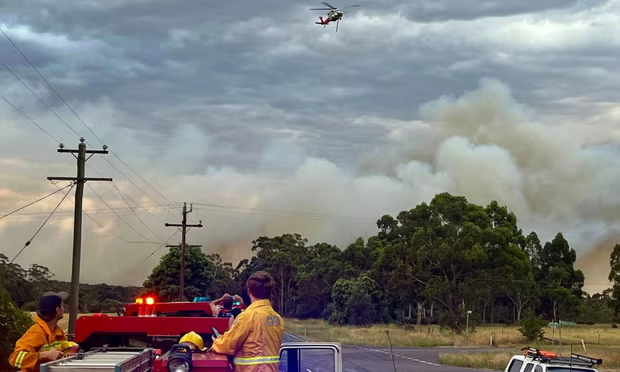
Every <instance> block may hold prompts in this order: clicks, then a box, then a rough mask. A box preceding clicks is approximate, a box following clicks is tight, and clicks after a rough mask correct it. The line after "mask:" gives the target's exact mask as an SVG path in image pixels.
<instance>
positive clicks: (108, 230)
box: [56, 186, 131, 244]
mask: <svg viewBox="0 0 620 372" xmlns="http://www.w3.org/2000/svg"><path fill="white" fill-rule="evenodd" d="M56 187H58V186H56ZM69 201H70V202H72V203H73V204H75V202H74V201H73V200H72V199H71V198H69ZM82 213H84V215H85V216H86V217H88V218H90V220H91V221H93V222H94V223H96V224H97V225H98V226H99V227H101V228H102V229H104V230H105V231H107V232H108V233H110V234H111V235H114V236H115V237H117V238H119V239H120V240H123V241H125V242H127V243H130V244H131V240H129V239H125V238H123V237H122V236H120V235H118V234H116V233H114V232H112V231H110V229H108V228H107V227H105V226H103V225H102V224H101V223H99V222H98V221H97V220H95V219H94V218H92V217H91V216H90V215H89V214H88V213H86V212H85V211H84V210H82Z"/></svg>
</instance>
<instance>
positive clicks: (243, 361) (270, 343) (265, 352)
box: [211, 300, 284, 372]
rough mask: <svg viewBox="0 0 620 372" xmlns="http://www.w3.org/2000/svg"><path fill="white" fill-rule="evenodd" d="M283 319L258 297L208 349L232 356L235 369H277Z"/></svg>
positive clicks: (273, 371) (269, 371)
mask: <svg viewBox="0 0 620 372" xmlns="http://www.w3.org/2000/svg"><path fill="white" fill-rule="evenodd" d="M283 336H284V320H283V319H282V317H281V316H280V315H279V314H278V313H277V312H275V310H273V308H272V307H271V303H270V302H269V300H258V301H255V302H253V303H252V304H250V306H248V307H247V309H245V310H244V311H243V312H242V313H241V314H239V315H238V316H237V317H236V318H235V321H234V322H233V324H232V326H231V327H230V329H229V330H228V331H226V332H225V333H224V334H222V335H221V336H220V337H218V338H217V339H216V340H215V341H214V342H213V346H212V347H211V350H212V351H214V352H216V353H218V354H226V355H233V356H234V364H235V372H278V367H279V366H280V345H281V344H282V337H283Z"/></svg>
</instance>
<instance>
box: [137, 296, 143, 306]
mask: <svg viewBox="0 0 620 372" xmlns="http://www.w3.org/2000/svg"><path fill="white" fill-rule="evenodd" d="M143 302H144V300H143V299H142V297H138V298H136V303H137V304H139V305H142V303H143Z"/></svg>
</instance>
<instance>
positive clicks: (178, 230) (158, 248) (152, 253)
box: [141, 229, 181, 263]
mask: <svg viewBox="0 0 620 372" xmlns="http://www.w3.org/2000/svg"><path fill="white" fill-rule="evenodd" d="M179 232H181V229H177V231H175V232H174V234H172V235H170V237H169V238H168V239H167V240H166V241H165V242H164V243H163V244H162V245H160V246H159V247H157V248H155V250H154V251H153V252H151V254H149V255H148V256H147V257H146V258H145V259H144V261H142V262H141V263H145V262H146V261H148V259H149V258H151V256H153V255H154V254H155V253H156V252H157V251H158V250H160V249H161V247H163V246H165V245H166V244H167V243H168V240H170V239H172V238H173V237H174V236H175V235H176V234H178V233H179Z"/></svg>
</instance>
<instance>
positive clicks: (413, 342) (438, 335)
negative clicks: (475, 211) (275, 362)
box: [285, 319, 620, 347]
mask: <svg viewBox="0 0 620 372" xmlns="http://www.w3.org/2000/svg"><path fill="white" fill-rule="evenodd" d="M285 324H286V331H287V332H289V333H292V334H295V335H299V336H305V337H306V338H308V339H311V340H317V341H332V342H341V343H343V344H350V345H368V346H376V345H387V336H386V334H385V330H386V329H389V330H390V338H391V342H392V345H393V346H397V347H432V346H478V347H480V346H490V344H491V341H493V344H494V345H495V346H500V347H506V346H519V347H523V346H524V345H526V344H527V342H526V339H525V338H524V337H523V336H522V335H521V333H519V331H518V330H517V327H515V326H510V327H509V326H498V325H495V326H479V327H478V328H477V329H476V331H475V332H472V333H470V334H469V336H468V337H467V336H466V335H465V334H462V335H457V334H455V333H454V332H451V331H448V330H441V329H440V328H439V327H438V326H420V327H413V328H404V327H402V326H397V325H375V326H371V327H352V326H344V327H338V326H332V325H329V324H327V323H326V322H324V321H322V320H304V321H300V320H296V319H286V321H285ZM545 332H546V334H545V336H546V337H552V333H553V332H552V330H551V329H550V328H549V329H545ZM555 339H556V340H557V339H559V332H557V330H556V332H555ZM581 340H583V341H584V342H585V343H586V346H587V345H597V346H599V345H600V346H603V347H605V346H617V345H620V329H618V328H612V327H611V325H598V326H596V325H595V326H581V325H579V326H574V327H566V328H564V329H563V330H562V344H563V345H569V344H574V345H577V344H579V345H581Z"/></svg>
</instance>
